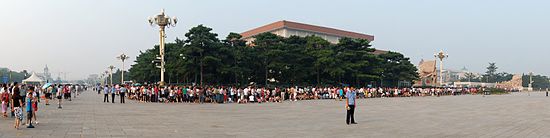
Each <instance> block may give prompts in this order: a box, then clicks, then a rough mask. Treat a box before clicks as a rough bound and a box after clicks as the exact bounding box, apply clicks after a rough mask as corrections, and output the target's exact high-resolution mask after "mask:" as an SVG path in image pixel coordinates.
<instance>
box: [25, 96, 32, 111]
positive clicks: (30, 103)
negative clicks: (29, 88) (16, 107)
mask: <svg viewBox="0 0 550 138" xmlns="http://www.w3.org/2000/svg"><path fill="white" fill-rule="evenodd" d="M25 101H26V102H27V104H26V107H27V108H26V109H27V110H26V111H27V112H32V99H31V98H29V97H27V99H26V100H25Z"/></svg>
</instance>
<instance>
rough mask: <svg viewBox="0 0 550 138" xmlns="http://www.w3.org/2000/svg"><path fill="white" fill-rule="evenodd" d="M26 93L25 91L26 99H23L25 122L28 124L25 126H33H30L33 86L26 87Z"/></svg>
mask: <svg viewBox="0 0 550 138" xmlns="http://www.w3.org/2000/svg"><path fill="white" fill-rule="evenodd" d="M27 91H28V93H27V96H26V99H25V103H26V104H25V107H26V108H25V109H26V111H27V124H29V126H27V128H34V126H32V116H33V111H34V110H33V108H32V102H33V91H34V87H32V86H31V87H29V88H28V89H27Z"/></svg>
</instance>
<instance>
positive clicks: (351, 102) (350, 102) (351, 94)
mask: <svg viewBox="0 0 550 138" xmlns="http://www.w3.org/2000/svg"><path fill="white" fill-rule="evenodd" d="M355 93H356V92H355V90H353V91H348V92H347V93H346V97H347V98H348V105H355Z"/></svg>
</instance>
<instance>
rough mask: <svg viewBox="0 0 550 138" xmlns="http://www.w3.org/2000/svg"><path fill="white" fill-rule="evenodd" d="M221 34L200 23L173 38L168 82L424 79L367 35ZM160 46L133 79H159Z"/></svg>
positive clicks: (144, 56)
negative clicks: (335, 39)
mask: <svg viewBox="0 0 550 138" xmlns="http://www.w3.org/2000/svg"><path fill="white" fill-rule="evenodd" d="M217 36H218V35H217V34H216V33H213V32H212V29H211V28H209V27H206V26H204V25H198V26H196V27H193V28H191V29H190V30H189V32H187V33H186V34H185V38H186V39H185V40H181V39H176V41H175V42H173V43H167V44H166V55H165V59H166V74H165V76H166V78H167V80H165V81H166V82H168V83H187V84H190V83H194V84H197V85H237V86H245V85H251V84H255V85H262V86H274V85H277V86H295V85H308V86H311V85H318V86H328V85H332V86H340V85H344V84H345V85H354V86H366V85H367V84H372V82H376V83H380V81H381V80H382V81H384V82H383V83H384V86H397V85H398V82H399V81H409V82H410V81H413V80H416V79H417V78H418V74H417V72H416V67H415V66H414V65H413V64H411V62H410V61H409V58H407V57H405V56H403V55H402V54H400V53H397V52H387V53H385V54H381V55H374V54H373V51H375V49H374V48H372V47H371V45H370V41H368V40H366V39H353V38H342V39H340V41H339V43H337V44H331V43H329V42H328V41H326V40H325V39H323V38H321V37H317V36H307V37H299V36H291V37H288V38H283V37H280V36H277V35H275V34H272V33H261V34H258V35H256V36H255V40H254V41H253V42H252V46H247V44H246V43H245V41H244V40H242V39H241V38H242V36H241V35H239V34H238V33H230V34H229V35H228V36H227V37H225V39H224V40H219V39H218V38H217ZM158 50H159V49H158V45H157V46H154V47H153V48H152V49H148V50H145V51H142V52H141V53H140V54H139V55H138V56H137V58H136V62H135V64H134V65H132V67H131V68H130V69H129V72H130V73H129V75H130V76H129V77H130V78H129V79H132V80H134V81H137V82H149V83H153V82H157V81H159V72H160V69H158V68H156V67H155V65H154V64H152V63H151V61H152V60H154V59H155V57H156V56H157V55H158V53H159V51H158ZM382 76H384V77H382Z"/></svg>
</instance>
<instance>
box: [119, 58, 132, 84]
mask: <svg viewBox="0 0 550 138" xmlns="http://www.w3.org/2000/svg"><path fill="white" fill-rule="evenodd" d="M117 58H118V59H119V60H121V61H122V76H121V80H120V83H121V84H122V83H124V61H126V60H127V59H130V57H128V56H126V54H124V53H122V54H120V56H118V57H117Z"/></svg>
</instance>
